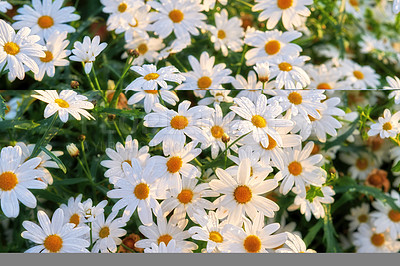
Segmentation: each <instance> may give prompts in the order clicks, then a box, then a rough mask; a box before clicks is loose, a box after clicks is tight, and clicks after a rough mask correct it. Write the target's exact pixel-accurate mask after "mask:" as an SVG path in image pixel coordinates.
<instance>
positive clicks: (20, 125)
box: [0, 120, 39, 131]
mask: <svg viewBox="0 0 400 266" xmlns="http://www.w3.org/2000/svg"><path fill="white" fill-rule="evenodd" d="M37 126H39V124H38V123H35V122H33V121H14V120H4V121H0V131H6V130H8V129H13V128H15V129H21V130H30V129H33V128H35V127H37Z"/></svg>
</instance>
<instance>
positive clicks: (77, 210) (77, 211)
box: [60, 194, 85, 227]
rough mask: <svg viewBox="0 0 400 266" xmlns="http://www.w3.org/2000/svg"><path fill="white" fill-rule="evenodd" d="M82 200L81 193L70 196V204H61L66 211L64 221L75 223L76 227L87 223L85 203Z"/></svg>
mask: <svg viewBox="0 0 400 266" xmlns="http://www.w3.org/2000/svg"><path fill="white" fill-rule="evenodd" d="M81 201H82V194H79V195H78V196H77V197H76V198H73V197H71V198H69V199H68V205H66V204H61V205H60V208H61V209H62V210H63V212H64V223H71V224H74V225H75V227H79V226H84V225H85V219H84V212H83V205H82V202H81Z"/></svg>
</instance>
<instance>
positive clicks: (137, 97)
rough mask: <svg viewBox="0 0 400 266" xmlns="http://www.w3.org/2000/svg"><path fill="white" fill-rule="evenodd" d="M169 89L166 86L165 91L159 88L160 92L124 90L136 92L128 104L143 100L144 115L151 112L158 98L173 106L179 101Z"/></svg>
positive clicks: (158, 101)
mask: <svg viewBox="0 0 400 266" xmlns="http://www.w3.org/2000/svg"><path fill="white" fill-rule="evenodd" d="M171 89H172V86H168V87H167V88H166V89H164V88H161V89H160V90H158V89H156V90H146V89H143V88H140V87H133V86H130V87H128V88H126V89H125V90H126V91H129V90H131V91H135V92H136V93H135V94H134V95H132V96H131V97H130V98H129V100H128V104H135V103H138V102H140V101H141V100H143V99H144V111H145V112H146V113H150V112H151V111H152V110H153V107H154V105H155V104H156V103H160V98H161V99H162V100H163V101H165V102H167V103H169V104H171V105H174V106H175V104H176V102H178V101H179V98H178V96H177V95H176V93H175V92H172V91H171Z"/></svg>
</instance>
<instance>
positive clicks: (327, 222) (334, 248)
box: [323, 204, 342, 253]
mask: <svg viewBox="0 0 400 266" xmlns="http://www.w3.org/2000/svg"><path fill="white" fill-rule="evenodd" d="M324 210H325V217H324V238H323V240H324V241H325V242H326V252H329V253H337V252H341V251H342V250H341V248H340V245H339V242H338V241H337V233H336V230H335V227H334V226H333V221H332V215H331V205H328V204H324Z"/></svg>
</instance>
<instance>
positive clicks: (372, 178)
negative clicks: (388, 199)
mask: <svg viewBox="0 0 400 266" xmlns="http://www.w3.org/2000/svg"><path fill="white" fill-rule="evenodd" d="M387 175H388V173H387V172H386V171H384V170H380V169H374V170H372V171H371V173H370V174H369V175H368V177H367V179H366V180H365V185H366V186H370V187H376V188H378V189H381V190H383V191H384V192H388V191H389V188H390V182H389V180H388V179H387Z"/></svg>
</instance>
